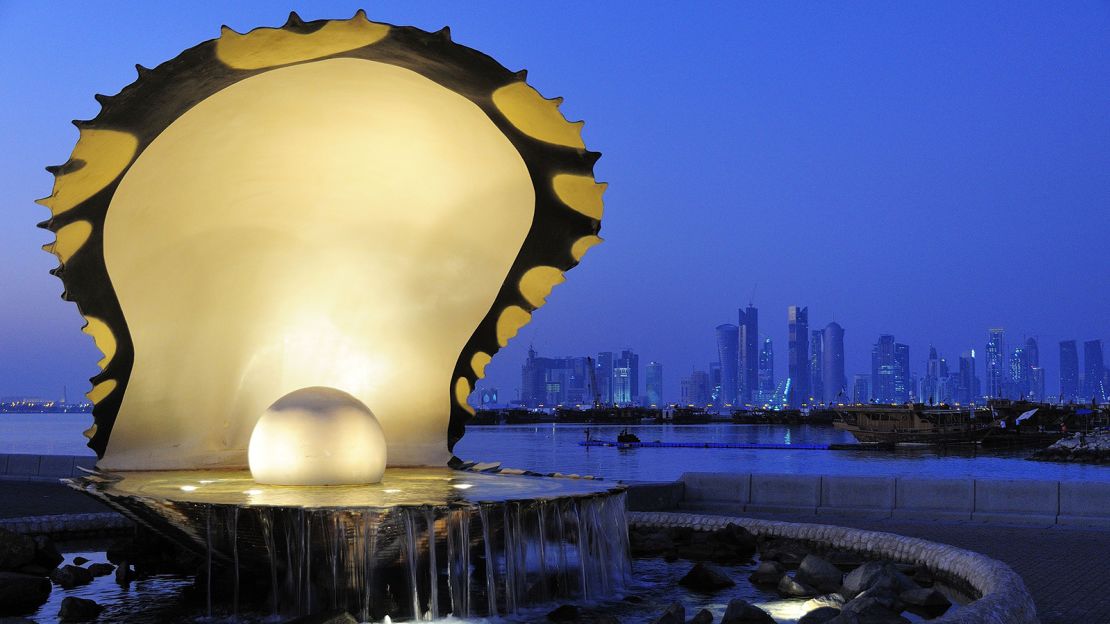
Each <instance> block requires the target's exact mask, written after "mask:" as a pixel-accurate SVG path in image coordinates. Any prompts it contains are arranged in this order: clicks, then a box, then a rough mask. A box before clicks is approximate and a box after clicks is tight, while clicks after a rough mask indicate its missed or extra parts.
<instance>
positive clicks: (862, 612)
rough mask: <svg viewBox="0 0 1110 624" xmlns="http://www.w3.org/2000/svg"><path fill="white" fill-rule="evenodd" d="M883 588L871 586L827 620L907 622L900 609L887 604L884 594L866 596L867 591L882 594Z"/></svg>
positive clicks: (838, 623)
mask: <svg viewBox="0 0 1110 624" xmlns="http://www.w3.org/2000/svg"><path fill="white" fill-rule="evenodd" d="M885 592H886V590H885V589H882V588H873V589H869V590H867V592H865V593H864V594H860V596H859V597H857V598H855V599H853V600H850V601H848V603H847V604H845V605H844V609H842V610H841V612H840V615H838V616H837V617H835V618H833V619H831V620H829V622H830V624H841V622H842V621H843V622H844V623H845V624H849V623H850V624H908V623H909V620H907V619H906V618H904V617H902V615H901V614H900V613H899V611H900V609H898V608H892V607H890V606H887V604H886V603H887V599H886V598H885V597H884V596H881V595H880V596H868V595H866V594H867V593H876V594H884V593H885Z"/></svg>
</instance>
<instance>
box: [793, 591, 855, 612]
mask: <svg viewBox="0 0 1110 624" xmlns="http://www.w3.org/2000/svg"><path fill="white" fill-rule="evenodd" d="M844 603H845V600H844V596H841V595H840V594H825V595H824V596H815V597H813V598H810V599H809V600H807V601H805V602H804V603H802V609H803V610H805V611H806V612H809V611H813V610H814V609H820V608H822V607H829V608H831V609H836V610H837V611H840V610H841V609H843V608H844Z"/></svg>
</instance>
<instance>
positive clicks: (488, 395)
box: [478, 388, 498, 407]
mask: <svg viewBox="0 0 1110 624" xmlns="http://www.w3.org/2000/svg"><path fill="white" fill-rule="evenodd" d="M497 403H498V401H497V388H480V389H479V390H478V404H479V405H480V406H482V407H493V406H495V405H497Z"/></svg>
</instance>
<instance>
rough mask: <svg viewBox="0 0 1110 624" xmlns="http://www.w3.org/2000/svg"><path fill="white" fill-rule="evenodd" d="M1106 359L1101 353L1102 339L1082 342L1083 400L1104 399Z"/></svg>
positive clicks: (1102, 400)
mask: <svg viewBox="0 0 1110 624" xmlns="http://www.w3.org/2000/svg"><path fill="white" fill-rule="evenodd" d="M1105 382H1106V360H1105V359H1103V355H1102V341H1101V340H1088V341H1086V342H1084V343H1083V400H1084V401H1090V400H1092V399H1093V400H1095V401H1098V402H1099V403H1103V402H1105V401H1106V390H1107V389H1106V387H1105Z"/></svg>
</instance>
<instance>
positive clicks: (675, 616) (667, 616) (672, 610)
mask: <svg viewBox="0 0 1110 624" xmlns="http://www.w3.org/2000/svg"><path fill="white" fill-rule="evenodd" d="M655 624H686V609H685V608H683V606H682V603H681V602H675V603H672V604H671V606H669V607H667V610H666V611H664V612H663V615H660V616H659V618H658V619H657V620H655Z"/></svg>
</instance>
